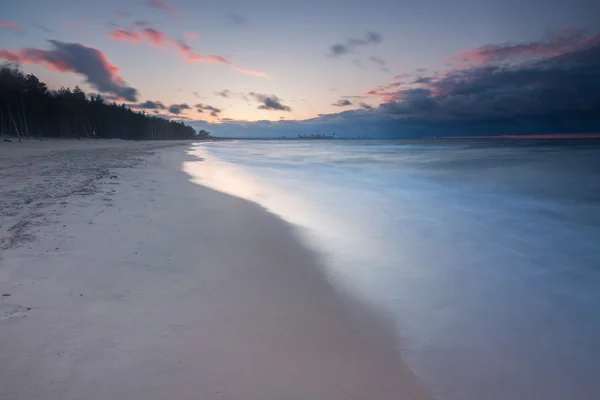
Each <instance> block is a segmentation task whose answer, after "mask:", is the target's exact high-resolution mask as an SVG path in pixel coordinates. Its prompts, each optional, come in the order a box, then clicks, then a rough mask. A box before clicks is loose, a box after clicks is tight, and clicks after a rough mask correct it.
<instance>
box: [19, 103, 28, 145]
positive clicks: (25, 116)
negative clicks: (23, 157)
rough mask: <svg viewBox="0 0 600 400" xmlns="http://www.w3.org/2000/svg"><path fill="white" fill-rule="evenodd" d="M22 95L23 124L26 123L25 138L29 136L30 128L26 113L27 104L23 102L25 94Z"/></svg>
mask: <svg viewBox="0 0 600 400" xmlns="http://www.w3.org/2000/svg"><path fill="white" fill-rule="evenodd" d="M20 94H21V107H22V108H23V122H24V123H25V136H29V126H28V125H27V113H26V112H25V102H24V101H23V93H20Z"/></svg>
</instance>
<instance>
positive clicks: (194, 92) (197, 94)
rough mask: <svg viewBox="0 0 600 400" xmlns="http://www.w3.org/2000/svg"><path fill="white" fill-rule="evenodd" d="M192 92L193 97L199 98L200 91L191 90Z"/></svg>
mask: <svg viewBox="0 0 600 400" xmlns="http://www.w3.org/2000/svg"><path fill="white" fill-rule="evenodd" d="M192 94H193V95H194V97H195V98H197V99H199V98H200V93H198V92H196V91H193V92H192Z"/></svg>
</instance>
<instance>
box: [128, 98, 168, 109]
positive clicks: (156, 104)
mask: <svg viewBox="0 0 600 400" xmlns="http://www.w3.org/2000/svg"><path fill="white" fill-rule="evenodd" d="M134 108H143V109H146V110H165V109H166V108H167V107H166V106H165V105H164V104H163V103H161V102H160V101H152V100H148V101H145V102H143V103H140V104H137V105H136V106H135V107H134Z"/></svg>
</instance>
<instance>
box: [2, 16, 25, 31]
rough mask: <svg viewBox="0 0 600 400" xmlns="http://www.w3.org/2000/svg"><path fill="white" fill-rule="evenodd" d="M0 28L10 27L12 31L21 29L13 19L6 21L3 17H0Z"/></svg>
mask: <svg viewBox="0 0 600 400" xmlns="http://www.w3.org/2000/svg"><path fill="white" fill-rule="evenodd" d="M0 28H6V29H12V30H14V31H22V30H23V27H22V26H21V25H20V24H19V23H18V22H14V21H7V20H5V19H0Z"/></svg>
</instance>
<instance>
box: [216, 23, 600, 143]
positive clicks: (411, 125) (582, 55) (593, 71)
mask: <svg viewBox="0 0 600 400" xmlns="http://www.w3.org/2000/svg"><path fill="white" fill-rule="evenodd" d="M568 36H569V37H579V39H578V40H577V41H572V42H571V45H570V46H566V47H565V46H563V45H560V46H559V48H560V49H561V50H560V51H554V50H553V51H550V52H544V53H543V54H547V55H543V54H541V55H538V53H536V55H535V57H530V56H527V57H522V56H521V55H522V51H521V50H519V51H514V48H529V47H530V45H531V43H532V42H528V43H524V44H521V47H519V46H520V45H519V44H511V45H510V46H511V50H510V51H504V50H503V51H502V52H501V53H503V54H504V55H503V56H502V57H500V58H498V56H494V57H491V58H489V61H486V63H483V64H482V63H480V62H476V63H473V62H469V63H464V64H463V63H460V64H459V65H452V66H449V67H448V68H446V69H443V70H439V71H431V72H430V73H429V75H428V76H415V75H414V74H408V75H406V76H397V77H396V78H402V79H404V80H405V81H406V82H397V81H393V82H391V83H389V84H384V85H380V86H379V87H377V88H375V89H373V90H372V92H375V95H376V96H378V97H381V98H382V100H383V103H381V104H380V105H379V106H378V107H372V106H370V105H369V104H366V103H360V104H359V105H360V106H361V108H360V109H353V110H345V111H342V112H339V113H335V114H328V115H322V116H319V117H318V118H313V119H309V120H304V121H280V122H279V121H278V122H268V123H267V122H264V121H262V122H254V123H249V122H243V123H242V122H236V123H224V124H222V125H220V126H218V127H217V126H215V127H214V129H213V128H212V127H209V128H208V129H209V130H211V132H215V134H216V135H217V136H219V135H229V136H245V137H248V136H281V135H288V136H295V135H297V133H298V132H313V133H331V132H338V133H340V134H341V133H342V132H343V136H348V137H352V136H358V135H360V136H365V135H366V136H370V137H417V136H418V137H431V136H481V135H519V134H524V133H529V134H550V133H559V134H567V133H579V134H581V133H598V132H600V117H599V116H600V79H598V71H600V35H598V34H595V35H593V34H588V33H585V32H581V31H575V32H570V31H569V32H568ZM542 42H543V43H548V40H547V39H546V41H540V43H542ZM533 43H537V42H533ZM554 43H556V42H554ZM503 46H504V45H488V46H482V47H478V48H476V49H473V50H472V52H473V53H474V54H475V53H478V52H480V51H479V50H478V49H481V48H488V49H490V48H495V49H498V48H501V47H503ZM506 54H510V56H507V55H506ZM417 72H418V73H419V74H424V73H425V72H426V71H423V70H420V71H417ZM423 78H427V79H423ZM415 82H417V83H415Z"/></svg>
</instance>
